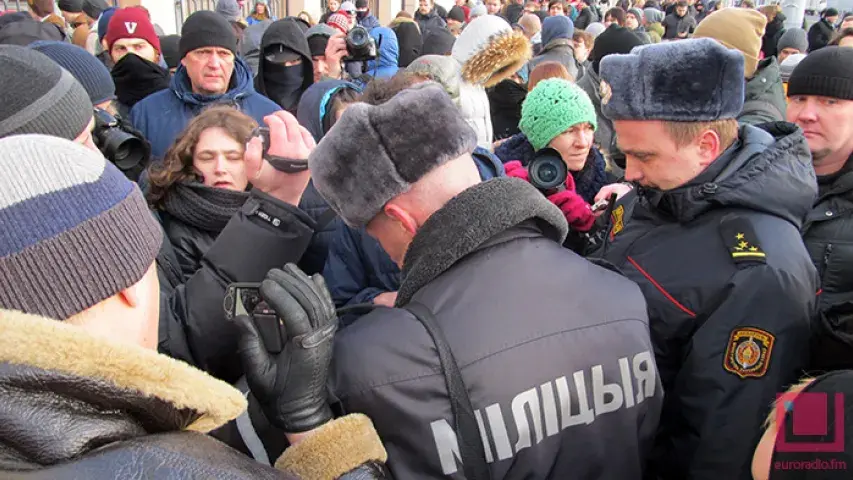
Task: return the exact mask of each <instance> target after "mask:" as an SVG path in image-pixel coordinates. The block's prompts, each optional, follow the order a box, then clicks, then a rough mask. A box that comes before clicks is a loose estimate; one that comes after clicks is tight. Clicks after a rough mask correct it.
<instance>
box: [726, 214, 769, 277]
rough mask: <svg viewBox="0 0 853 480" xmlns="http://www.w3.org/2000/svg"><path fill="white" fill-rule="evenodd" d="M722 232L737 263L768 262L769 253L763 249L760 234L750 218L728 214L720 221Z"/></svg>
mask: <svg viewBox="0 0 853 480" xmlns="http://www.w3.org/2000/svg"><path fill="white" fill-rule="evenodd" d="M720 234H721V235H722V236H723V242H724V243H725V245H726V247H727V248H728V249H729V254H730V255H731V256H732V260H734V262H735V263H736V264H738V265H741V264H747V263H767V254H765V253H764V250H762V249H761V245H760V244H759V240H758V236H757V235H756V234H755V229H753V228H752V223H750V222H749V220H747V219H745V218H743V217H739V216H735V215H727V216H726V217H725V218H723V220H722V221H721V222H720ZM744 266H745V265H744Z"/></svg>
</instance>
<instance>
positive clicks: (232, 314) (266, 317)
mask: <svg viewBox="0 0 853 480" xmlns="http://www.w3.org/2000/svg"><path fill="white" fill-rule="evenodd" d="M222 307H223V308H224V309H225V319H226V320H230V321H233V320H234V319H235V318H236V317H238V316H240V315H248V316H249V318H251V319H252V321H253V322H254V323H255V328H257V329H258V334H259V335H260V337H261V340H263V342H264V347H265V348H266V349H267V351H268V352H270V353H281V351H282V350H283V349H284V344H285V342H286V340H287V339H286V338H285V337H286V334H285V332H286V330H285V328H284V324H283V323H282V321H281V319H280V318H278V316H277V315H276V313H275V310H273V309H272V308H270V306H269V305H268V304H267V302H265V301H264V299H263V298H262V297H261V284H260V283H232V284H231V285H228V289H227V290H226V291H225V298H224V299H223V300H222Z"/></svg>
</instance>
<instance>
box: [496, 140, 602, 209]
mask: <svg viewBox="0 0 853 480" xmlns="http://www.w3.org/2000/svg"><path fill="white" fill-rule="evenodd" d="M495 155H497V157H498V158H500V159H501V162H503V163H506V162H511V161H513V160H518V161H520V162H521V164H522V165H524V166H527V164H529V163H530V162H531V161H532V160H533V157H534V156H535V155H536V151H535V150H534V149H533V145H531V144H530V142H529V141H528V140H527V137H526V136H525V135H524V134H523V133H519V134H517V135H513V136H512V137H510V138H509V139H508V140H507V141H505V142H504V143H502V144H501V145H500V146H499V147H498V148H496V149H495ZM606 167H607V164H606V162H605V161H604V155H602V154H601V152H599V151H598V149H597V148H595V147H592V148H590V149H589V156H588V157H587V160H586V164H584V167H583V169H582V170H581V171H579V172H572V178H574V180H575V191H576V192H577V193H578V195H580V196H581V198H583V199H584V200H586V202H587V203H589V204H592V203H593V202H594V201H595V195H596V194H597V193H598V191H599V190H601V187H603V186H605V185H607V183H608V181H607V172H606V171H605V168H606Z"/></svg>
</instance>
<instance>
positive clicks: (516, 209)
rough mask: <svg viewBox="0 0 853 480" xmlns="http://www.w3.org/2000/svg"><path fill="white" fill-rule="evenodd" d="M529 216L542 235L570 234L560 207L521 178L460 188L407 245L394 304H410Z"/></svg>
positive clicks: (560, 236)
mask: <svg viewBox="0 0 853 480" xmlns="http://www.w3.org/2000/svg"><path fill="white" fill-rule="evenodd" d="M526 220H536V221H538V224H539V226H540V228H541V229H542V232H543V234H544V235H545V236H547V237H549V238H552V239H553V240H554V241H556V242H559V243H562V242H563V240H565V238H566V235H567V234H568V225H567V224H566V219H565V217H564V216H563V214H562V213H561V212H560V210H559V209H558V208H557V207H555V206H554V204H552V203H551V202H549V201H548V200H547V199H546V198H545V196H544V195H542V193H540V192H539V191H538V190H536V189H535V188H533V187H532V186H531V185H530V184H529V183H527V182H525V181H523V180H519V179H516V178H496V179H493V180H490V181H488V182H484V183H480V184H478V185H475V186H473V187H471V188H469V189H467V190H465V191H464V192H462V193H460V194H459V195H457V196H456V197H454V198H453V199H451V200H450V201H449V202H447V204H446V205H445V206H444V207H442V208H441V209H440V210H439V211H437V212H435V213H434V214H433V215H432V216H431V217H430V218H429V219H428V220H427V221H426V222H425V223H424V225H423V227H421V229H420V230H419V231H418V233H417V235H415V238H414V240H413V241H412V244H411V245H409V250H408V251H407V252H406V258H405V260H404V262H403V282H402V285H400V290H399V291H398V292H397V301H396V305H397V306H398V307H400V306H403V305H406V304H407V303H409V301H410V300H411V299H412V297H413V296H414V295H415V293H417V291H418V290H420V289H421V288H423V287H424V286H425V285H427V284H428V283H429V282H431V281H432V280H434V279H435V278H436V277H438V276H439V275H441V274H442V273H444V272H445V271H447V270H449V269H450V268H451V267H452V266H453V265H454V264H455V263H456V262H458V261H459V260H461V259H462V258H464V257H465V256H466V255H469V254H470V253H473V252H475V251H477V250H479V249H480V248H482V247H483V245H484V244H486V243H487V242H488V241H489V240H490V239H492V238H493V237H495V236H497V235H498V234H501V233H503V232H504V231H506V230H509V229H511V228H513V227H515V226H517V225H518V224H520V223H522V222H524V221H526Z"/></svg>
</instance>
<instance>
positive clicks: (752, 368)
mask: <svg viewBox="0 0 853 480" xmlns="http://www.w3.org/2000/svg"><path fill="white" fill-rule="evenodd" d="M775 342H776V337H775V336H774V335H773V334H772V333H770V332H768V331H767V330H762V329H760V328H754V327H741V328H736V329H734V330H732V334H731V336H730V337H729V345H728V347H727V348H726V356H725V359H724V360H723V368H724V369H726V371H728V372H730V373H733V374H735V375H737V376H738V377H740V378H748V377H752V378H761V377H763V376H764V374H765V373H767V367H768V366H770V354H771V353H773V344H774V343H775Z"/></svg>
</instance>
